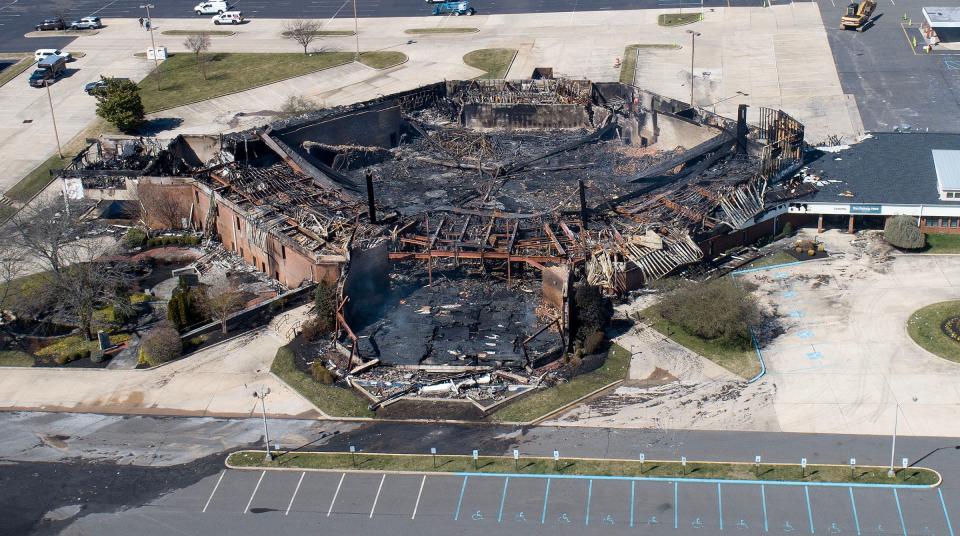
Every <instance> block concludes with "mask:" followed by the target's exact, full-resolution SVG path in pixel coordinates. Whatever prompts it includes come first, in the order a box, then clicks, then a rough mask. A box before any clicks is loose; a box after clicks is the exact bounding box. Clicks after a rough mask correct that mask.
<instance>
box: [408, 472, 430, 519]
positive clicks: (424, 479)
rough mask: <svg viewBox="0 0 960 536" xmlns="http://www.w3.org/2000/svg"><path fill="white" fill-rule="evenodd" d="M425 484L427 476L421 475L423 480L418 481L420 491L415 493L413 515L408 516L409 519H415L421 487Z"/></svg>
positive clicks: (421, 493) (421, 492) (421, 491)
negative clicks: (415, 499) (415, 500)
mask: <svg viewBox="0 0 960 536" xmlns="http://www.w3.org/2000/svg"><path fill="white" fill-rule="evenodd" d="M426 483H427V475H423V480H421V481H420V491H418V492H417V502H416V503H414V505H413V515H412V516H410V519H416V518H417V508H420V496H421V495H423V485H424V484H426Z"/></svg>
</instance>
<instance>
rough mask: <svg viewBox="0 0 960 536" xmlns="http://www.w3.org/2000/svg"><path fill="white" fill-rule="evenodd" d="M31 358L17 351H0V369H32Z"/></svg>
mask: <svg viewBox="0 0 960 536" xmlns="http://www.w3.org/2000/svg"><path fill="white" fill-rule="evenodd" d="M32 366H33V356H32V355H30V354H28V353H26V352H21V351H19V350H3V351H0V367H32Z"/></svg>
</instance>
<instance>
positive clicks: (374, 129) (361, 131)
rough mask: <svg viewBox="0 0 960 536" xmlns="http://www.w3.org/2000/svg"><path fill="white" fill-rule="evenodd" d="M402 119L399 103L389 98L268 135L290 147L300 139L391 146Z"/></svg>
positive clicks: (297, 144) (398, 136)
mask: <svg viewBox="0 0 960 536" xmlns="http://www.w3.org/2000/svg"><path fill="white" fill-rule="evenodd" d="M402 121H403V119H402V115H401V110H400V105H399V104H398V103H397V102H395V101H388V102H379V103H375V104H372V105H370V106H369V107H367V108H364V109H361V110H353V111H351V112H349V113H338V114H336V115H334V116H332V117H327V116H325V117H320V118H317V119H316V120H313V121H307V122H305V123H299V124H297V125H294V126H289V127H285V128H280V129H277V130H274V131H273V132H272V133H271V135H273V136H275V137H277V138H280V139H281V140H283V141H284V143H286V144H287V145H290V146H291V147H299V146H300V145H301V144H302V143H303V142H305V141H311V142H317V143H325V144H328V145H361V146H365V147H385V148H390V147H396V146H397V145H398V144H399V143H400V126H401V124H402Z"/></svg>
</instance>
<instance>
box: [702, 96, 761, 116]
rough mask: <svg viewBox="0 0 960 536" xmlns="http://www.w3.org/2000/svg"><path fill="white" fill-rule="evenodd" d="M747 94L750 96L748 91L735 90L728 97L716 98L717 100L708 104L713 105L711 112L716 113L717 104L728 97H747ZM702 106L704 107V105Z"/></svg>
mask: <svg viewBox="0 0 960 536" xmlns="http://www.w3.org/2000/svg"><path fill="white" fill-rule="evenodd" d="M749 96H750V94H749V93H744V92H742V91H737V92H736V93H734V94H733V95H731V96H729V97H727V98H725V99H720V100H718V101H717V102H714V103H711V104H709V106H712V107H713V113H717V105H718V104H720V103H721V102H727V101H728V100H730V99H735V98H737V97H749ZM704 108H706V106H704Z"/></svg>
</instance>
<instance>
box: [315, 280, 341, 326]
mask: <svg viewBox="0 0 960 536" xmlns="http://www.w3.org/2000/svg"><path fill="white" fill-rule="evenodd" d="M313 305H314V308H315V311H316V313H317V316H316V320H317V325H316V329H317V330H318V331H319V332H321V333H330V332H331V331H333V326H334V325H335V322H334V316H335V315H336V313H337V286H336V285H335V284H333V283H327V282H326V281H321V282H320V283H319V284H318V285H317V288H316V290H314V291H313Z"/></svg>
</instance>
